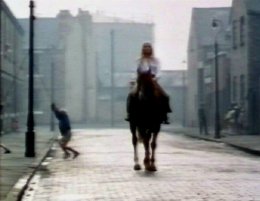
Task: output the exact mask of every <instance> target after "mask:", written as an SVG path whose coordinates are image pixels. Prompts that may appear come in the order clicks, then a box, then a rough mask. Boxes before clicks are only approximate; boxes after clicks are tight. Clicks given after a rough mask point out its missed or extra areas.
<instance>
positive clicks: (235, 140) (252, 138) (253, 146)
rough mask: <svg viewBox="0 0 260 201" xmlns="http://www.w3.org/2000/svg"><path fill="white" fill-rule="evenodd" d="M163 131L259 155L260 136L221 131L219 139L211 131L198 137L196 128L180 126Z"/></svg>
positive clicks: (167, 127)
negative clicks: (223, 144)
mask: <svg viewBox="0 0 260 201" xmlns="http://www.w3.org/2000/svg"><path fill="white" fill-rule="evenodd" d="M164 130H166V131H169V132H174V133H175V134H184V135H186V136H189V137H192V138H196V139H202V140H207V141H213V142H218V143H225V144H227V145H229V146H232V147H235V148H237V149H240V150H243V151H246V152H248V153H252V154H255V155H260V135H246V134H240V135H239V134H237V135H236V134H234V133H233V134H231V133H230V132H226V131H223V132H222V133H221V138H220V139H216V138H214V134H213V133H214V132H213V131H211V132H210V134H209V135H200V134H199V129H198V128H184V127H181V126H165V127H164Z"/></svg>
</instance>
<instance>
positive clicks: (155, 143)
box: [150, 132, 158, 171]
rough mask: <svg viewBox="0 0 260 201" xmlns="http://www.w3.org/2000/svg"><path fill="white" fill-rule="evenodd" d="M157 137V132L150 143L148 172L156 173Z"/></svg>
mask: <svg viewBox="0 0 260 201" xmlns="http://www.w3.org/2000/svg"><path fill="white" fill-rule="evenodd" d="M157 137H158V132H156V133H154V134H153V135H152V143H151V148H152V156H151V165H150V171H157V168H156V166H155V150H156V147H157Z"/></svg>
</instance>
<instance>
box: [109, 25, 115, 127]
mask: <svg viewBox="0 0 260 201" xmlns="http://www.w3.org/2000/svg"><path fill="white" fill-rule="evenodd" d="M110 38H111V73H110V75H111V78H110V79H111V89H110V90H111V108H110V109H111V127H114V122H115V114H114V101H115V91H114V87H115V86H114V85H115V83H114V73H115V72H114V71H115V47H114V45H115V44H114V43H115V31H114V30H111V32H110Z"/></svg>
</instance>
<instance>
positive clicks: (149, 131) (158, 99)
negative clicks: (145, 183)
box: [127, 43, 171, 171]
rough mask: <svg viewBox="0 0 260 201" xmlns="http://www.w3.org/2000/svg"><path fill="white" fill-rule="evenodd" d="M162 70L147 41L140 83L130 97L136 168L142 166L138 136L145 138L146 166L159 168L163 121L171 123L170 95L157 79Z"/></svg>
mask: <svg viewBox="0 0 260 201" xmlns="http://www.w3.org/2000/svg"><path fill="white" fill-rule="evenodd" d="M158 71H159V62H158V60H157V59H156V58H155V57H154V56H153V49H152V46H151V44H149V43H145V44H144V45H143V49H142V58H141V59H139V60H138V68H137V74H138V77H137V86H136V87H135V89H134V90H133V91H132V92H131V93H130V94H129V96H128V99H127V112H128V119H127V120H128V121H129V123H130V130H131V133H132V143H133V146H134V161H135V166H134V170H140V169H141V166H140V164H139V159H138V152H137V144H138V143H137V142H138V138H139V139H142V142H143V144H144V148H145V158H144V166H145V169H146V170H148V171H156V170H157V168H156V166H155V149H156V146H157V136H158V134H159V131H160V126H161V123H168V119H167V113H168V112H171V109H170V106H169V97H168V95H167V94H166V93H165V92H164V90H163V89H162V88H161V87H160V85H159V84H158V83H157V81H156V76H157V75H158ZM151 139H152V140H151ZM150 147H151V150H152V153H151V155H150Z"/></svg>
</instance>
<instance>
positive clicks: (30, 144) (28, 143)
mask: <svg viewBox="0 0 260 201" xmlns="http://www.w3.org/2000/svg"><path fill="white" fill-rule="evenodd" d="M29 7H30V29H29V30H30V35H29V83H28V84H29V92H28V117H27V132H26V133H25V137H26V139H25V149H26V150H25V156H26V157H35V132H34V115H33V109H34V104H33V100H34V91H33V90H34V79H33V76H34V20H35V17H34V1H33V0H30V6H29Z"/></svg>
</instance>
